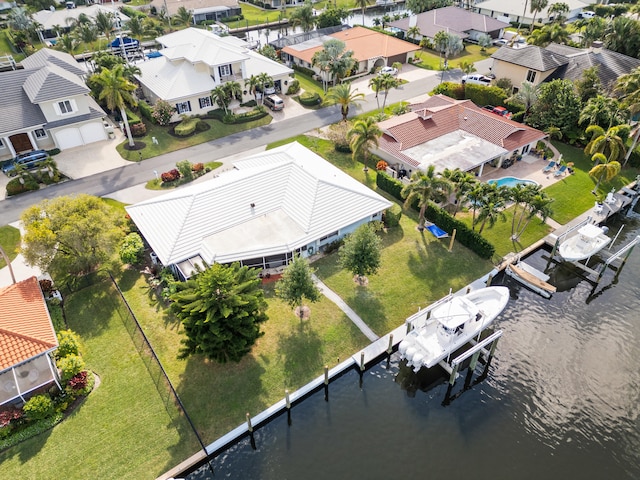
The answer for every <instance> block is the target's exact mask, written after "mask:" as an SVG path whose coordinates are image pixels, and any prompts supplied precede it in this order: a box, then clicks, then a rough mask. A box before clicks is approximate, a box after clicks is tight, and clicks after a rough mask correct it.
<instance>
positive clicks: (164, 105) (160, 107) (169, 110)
mask: <svg viewBox="0 0 640 480" xmlns="http://www.w3.org/2000/svg"><path fill="white" fill-rule="evenodd" d="M174 113H176V109H175V107H174V106H173V105H171V104H170V103H169V102H167V101H165V100H158V101H157V102H156V104H155V105H154V106H153V113H152V114H151V115H152V116H153V118H154V119H155V121H156V123H157V124H158V125H162V126H164V125H168V124H169V122H170V121H171V117H172V116H173V114H174Z"/></svg>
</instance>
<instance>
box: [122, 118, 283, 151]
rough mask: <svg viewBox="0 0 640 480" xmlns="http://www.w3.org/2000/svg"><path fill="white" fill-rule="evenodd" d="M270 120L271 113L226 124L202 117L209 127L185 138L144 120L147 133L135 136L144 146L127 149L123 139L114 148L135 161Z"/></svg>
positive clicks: (241, 130)
mask: <svg viewBox="0 0 640 480" xmlns="http://www.w3.org/2000/svg"><path fill="white" fill-rule="evenodd" d="M271 120H273V118H272V117H271V115H267V116H266V117H263V118H260V119H258V120H253V121H251V122H247V123H239V124H235V125H227V124H226V123H222V122H221V121H219V120H211V119H203V121H205V122H207V123H208V124H209V125H210V126H211V128H210V129H209V130H206V131H204V132H199V133H196V134H194V135H191V136H190V137H185V138H178V137H174V136H173V135H171V134H169V127H161V126H160V125H156V124H153V123H151V122H145V123H146V125H147V134H146V135H145V136H144V137H141V138H135V141H136V142H144V143H145V147H144V148H143V149H141V150H127V149H125V146H126V145H128V142H127V141H126V140H125V141H124V142H122V143H121V144H120V145H118V146H117V147H116V150H117V151H118V153H119V154H120V156H121V157H122V158H124V159H125V160H129V161H132V162H137V161H140V160H145V159H147V158H152V157H155V156H157V155H161V154H163V153H168V152H173V151H175V150H180V149H182V148H187V147H191V146H193V145H198V144H200V143H204V142H209V141H211V140H216V139H218V138H222V137H226V136H228V135H232V134H234V133H237V132H243V131H245V130H251V129H252V128H256V127H261V126H263V125H268V124H269V123H271ZM153 137H155V138H156V140H157V144H154V143H153V140H152V138H153ZM187 160H188V159H187Z"/></svg>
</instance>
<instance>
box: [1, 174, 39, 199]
mask: <svg viewBox="0 0 640 480" xmlns="http://www.w3.org/2000/svg"><path fill="white" fill-rule="evenodd" d="M21 178H22V179H23V180H24V183H21V182H20V177H16V178H14V179H12V180H10V181H9V183H7V187H6V188H7V196H8V197H11V196H13V195H18V194H19V193H24V192H31V191H33V190H38V189H39V188H40V185H38V182H36V179H35V178H33V176H32V175H23V176H22V177H21Z"/></svg>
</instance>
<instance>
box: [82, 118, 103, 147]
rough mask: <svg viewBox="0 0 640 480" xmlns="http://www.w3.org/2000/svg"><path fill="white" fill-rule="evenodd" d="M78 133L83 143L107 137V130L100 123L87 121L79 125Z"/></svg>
mask: <svg viewBox="0 0 640 480" xmlns="http://www.w3.org/2000/svg"><path fill="white" fill-rule="evenodd" d="M80 134H81V135H82V140H84V143H85V145H86V144H87V143H93V142H99V141H100V140H106V139H107V132H106V131H105V130H104V126H103V125H102V123H87V124H86V125H82V126H81V127H80Z"/></svg>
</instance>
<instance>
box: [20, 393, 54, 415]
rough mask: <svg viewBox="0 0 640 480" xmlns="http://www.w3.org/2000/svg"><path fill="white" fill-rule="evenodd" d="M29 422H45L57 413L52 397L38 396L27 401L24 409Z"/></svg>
mask: <svg viewBox="0 0 640 480" xmlns="http://www.w3.org/2000/svg"><path fill="white" fill-rule="evenodd" d="M22 410H23V411H24V414H25V416H26V417H27V419H28V420H32V421H35V420H43V419H45V418H47V417H50V416H51V415H53V414H54V413H55V408H54V405H53V401H52V400H51V397H49V395H47V394H42V395H36V396H35V397H31V398H30V399H29V400H27V403H25V404H24V407H22Z"/></svg>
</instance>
